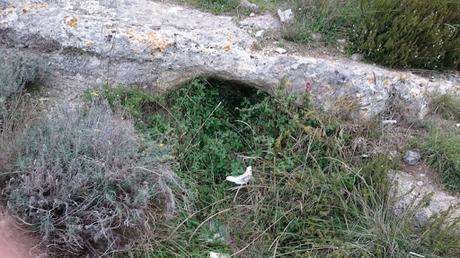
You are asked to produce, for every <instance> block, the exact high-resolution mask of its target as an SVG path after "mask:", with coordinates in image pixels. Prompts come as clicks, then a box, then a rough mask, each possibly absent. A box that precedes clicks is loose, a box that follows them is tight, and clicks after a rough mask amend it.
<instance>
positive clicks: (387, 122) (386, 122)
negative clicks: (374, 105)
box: [382, 120, 398, 125]
mask: <svg viewBox="0 0 460 258" xmlns="http://www.w3.org/2000/svg"><path fill="white" fill-rule="evenodd" d="M397 123H398V121H396V120H382V124H384V125H394V124H397Z"/></svg>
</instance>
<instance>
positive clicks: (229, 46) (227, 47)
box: [224, 35, 233, 52]
mask: <svg viewBox="0 0 460 258" xmlns="http://www.w3.org/2000/svg"><path fill="white" fill-rule="evenodd" d="M232 45H233V37H232V36H231V35H228V36H227V43H225V45H224V51H225V52H228V51H230V50H232Z"/></svg>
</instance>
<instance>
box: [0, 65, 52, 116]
mask: <svg viewBox="0 0 460 258" xmlns="http://www.w3.org/2000/svg"><path fill="white" fill-rule="evenodd" d="M45 72H46V65H45V63H44V61H43V60H37V59H35V60H26V59H22V58H9V59H3V60H0V118H2V116H5V115H6V114H5V113H6V110H7V100H8V99H9V98H11V97H12V96H13V95H15V94H18V93H20V92H21V91H22V90H23V89H24V87H25V86H26V84H27V83H32V82H34V81H36V80H39V79H41V77H43V76H44V74H45Z"/></svg>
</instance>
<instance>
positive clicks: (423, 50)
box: [348, 0, 460, 69]
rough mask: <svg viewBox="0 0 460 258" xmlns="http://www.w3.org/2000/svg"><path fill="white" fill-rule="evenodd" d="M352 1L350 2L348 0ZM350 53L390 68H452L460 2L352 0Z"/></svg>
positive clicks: (459, 37)
mask: <svg viewBox="0 0 460 258" xmlns="http://www.w3.org/2000/svg"><path fill="white" fill-rule="evenodd" d="M352 1H354V0H352ZM355 2H357V3H356V5H355V6H356V7H357V9H358V10H359V15H358V16H356V17H354V18H353V19H350V21H351V22H352V23H351V27H350V30H349V32H348V35H349V39H350V43H351V46H350V48H351V51H352V52H359V53H362V54H363V55H364V56H365V57H366V58H367V59H369V60H372V61H375V62H378V63H380V64H383V65H387V66H392V67H402V68H406V67H412V68H422V69H442V68H451V69H454V68H455V67H456V65H457V63H459V62H460V48H459V47H458V46H460V3H459V2H458V1H445V0H432V1H425V0H403V1H400V0H356V1H355Z"/></svg>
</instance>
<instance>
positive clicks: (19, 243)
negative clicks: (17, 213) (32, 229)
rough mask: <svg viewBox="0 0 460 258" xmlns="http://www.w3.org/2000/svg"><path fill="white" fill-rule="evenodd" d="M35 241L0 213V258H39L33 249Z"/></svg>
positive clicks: (3, 213) (36, 251) (37, 251)
mask: <svg viewBox="0 0 460 258" xmlns="http://www.w3.org/2000/svg"><path fill="white" fill-rule="evenodd" d="M37 243H38V242H37V241H36V240H35V239H33V238H32V237H31V236H30V234H29V233H28V232H25V231H23V230H21V229H19V227H18V226H17V225H16V224H15V223H14V222H13V219H12V218H10V217H9V216H8V215H7V214H5V212H3V211H0V258H29V257H40V255H39V250H37V249H36V248H35V246H36V245H37Z"/></svg>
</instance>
